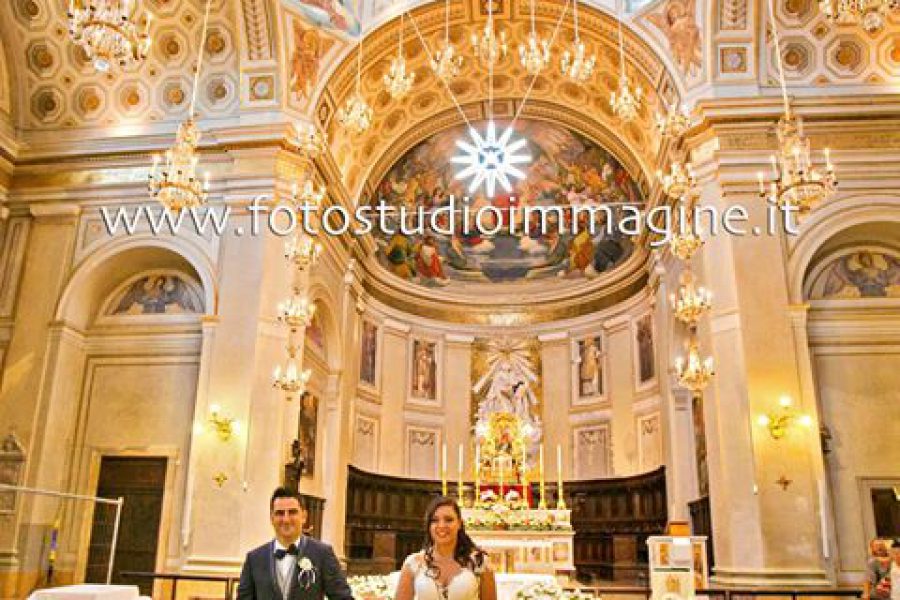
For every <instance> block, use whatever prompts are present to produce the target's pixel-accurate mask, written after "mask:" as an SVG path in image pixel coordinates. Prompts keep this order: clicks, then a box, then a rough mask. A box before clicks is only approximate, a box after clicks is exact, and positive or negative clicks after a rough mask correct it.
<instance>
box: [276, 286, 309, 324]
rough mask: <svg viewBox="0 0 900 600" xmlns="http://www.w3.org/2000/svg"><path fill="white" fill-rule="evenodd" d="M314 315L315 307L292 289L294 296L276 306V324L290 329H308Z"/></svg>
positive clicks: (298, 291) (296, 290) (297, 291)
mask: <svg viewBox="0 0 900 600" xmlns="http://www.w3.org/2000/svg"><path fill="white" fill-rule="evenodd" d="M315 314H316V305H315V304H314V303H311V302H310V301H309V298H307V297H306V296H301V295H300V290H298V289H296V288H295V289H294V295H293V296H291V297H290V298H289V299H287V300H284V301H282V302H280V303H279V304H278V322H279V323H283V324H285V325H287V326H288V327H290V328H292V329H293V328H298V327H309V324H310V323H311V322H312V319H313V316H314V315H315Z"/></svg>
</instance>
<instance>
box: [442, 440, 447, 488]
mask: <svg viewBox="0 0 900 600" xmlns="http://www.w3.org/2000/svg"><path fill="white" fill-rule="evenodd" d="M441 495H442V496H446V495H447V444H442V447H441Z"/></svg>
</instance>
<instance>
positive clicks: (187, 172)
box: [149, 0, 210, 211]
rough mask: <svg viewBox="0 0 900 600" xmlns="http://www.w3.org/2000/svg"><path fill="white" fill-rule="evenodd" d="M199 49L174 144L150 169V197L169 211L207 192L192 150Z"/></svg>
mask: <svg viewBox="0 0 900 600" xmlns="http://www.w3.org/2000/svg"><path fill="white" fill-rule="evenodd" d="M209 5H210V0H207V1H206V11H205V13H204V15H203V28H202V30H201V33H200V39H201V40H205V39H206V30H207V26H208V25H209ZM203 48H204V45H203V44H201V45H200V53H199V56H198V57H197V70H196V71H195V72H194V87H193V91H192V93H191V107H190V111H189V112H188V115H189V116H188V118H187V119H186V120H185V121H184V122H182V123H181V125H179V126H178V131H177V133H176V134H175V145H174V146H172V147H171V148H170V149H169V150H167V151H166V164H165V165H164V166H163V167H162V169H160V164H159V163H160V158H159V155H154V157H153V168H152V169H151V171H150V184H149V188H150V196H151V197H153V198H154V199H155V200H157V201H158V202H159V203H160V204H162V205H163V206H164V207H165V208H167V209H168V210H170V211H179V210H181V209H183V208H194V207H198V206H201V205H202V204H203V203H204V202H206V197H207V192H208V191H209V173H206V174H205V175H204V178H203V182H202V183H201V182H200V179H199V178H198V177H197V162H198V157H197V154H196V150H197V144H198V142H199V141H200V130H199V129H198V128H197V123H196V122H195V121H194V107H195V105H196V102H197V87H198V84H199V81H200V72H201V71H202V70H203Z"/></svg>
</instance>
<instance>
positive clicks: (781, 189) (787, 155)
mask: <svg viewBox="0 0 900 600" xmlns="http://www.w3.org/2000/svg"><path fill="white" fill-rule="evenodd" d="M777 134H778V146H779V152H778V153H777V154H773V155H772V169H773V171H774V180H773V181H772V182H771V183H770V184H769V189H768V191H767V190H766V185H765V181H764V178H763V174H762V173H757V177H758V178H759V193H760V196H761V197H762V198H768V199H770V200H771V201H773V202H776V203H777V204H778V205H779V206H795V207H797V209H798V210H799V211H800V212H801V213H806V212H809V211H810V210H811V209H812V208H813V207H814V206H815V205H816V204H819V203H820V202H822V201H824V200H826V199H827V198H828V197H830V196H831V194H833V193H834V191H835V190H836V189H837V177H836V176H835V173H834V165H833V164H832V163H831V155H830V153H829V151H828V149H827V148H826V149H825V150H824V152H823V154H824V155H825V172H824V173H822V172H821V171H819V170H818V169H817V168H816V167H815V166H813V164H812V158H811V154H812V153H811V150H810V145H809V139H808V138H806V137H805V136H804V135H803V122H802V120H801V119H800V118H798V117H793V116H792V115H791V114H790V113H787V114H785V116H784V117H783V118H782V119H780V120H779V121H778V127H777Z"/></svg>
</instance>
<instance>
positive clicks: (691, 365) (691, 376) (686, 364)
mask: <svg viewBox="0 0 900 600" xmlns="http://www.w3.org/2000/svg"><path fill="white" fill-rule="evenodd" d="M714 374H715V371H714V370H713V359H712V357H711V356H708V357H706V358H700V351H699V349H698V348H697V340H696V338H694V336H693V335H692V336H691V341H690V343H689V347H688V355H687V359H685V358H684V357H681V356H679V357H678V358H676V359H675V376H676V377H677V378H678V383H679V384H680V385H681V387H683V388H685V389H688V390H690V391H692V392H701V391H703V390H704V389H705V388H706V386H707V385H709V380H710V379H712V376H713V375H714Z"/></svg>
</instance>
